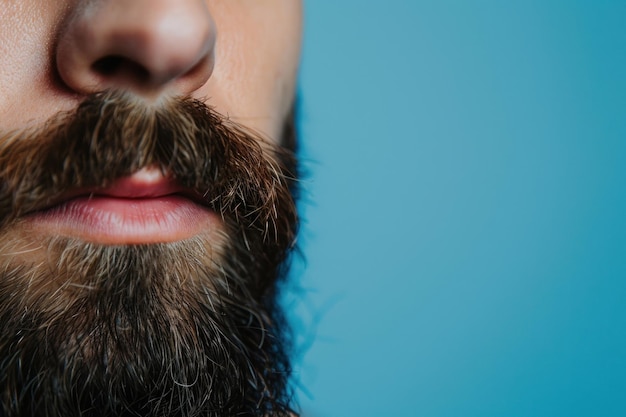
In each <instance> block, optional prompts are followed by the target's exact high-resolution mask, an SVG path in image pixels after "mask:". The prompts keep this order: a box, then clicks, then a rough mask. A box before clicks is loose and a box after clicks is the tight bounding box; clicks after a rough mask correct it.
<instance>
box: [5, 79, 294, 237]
mask: <svg viewBox="0 0 626 417" xmlns="http://www.w3.org/2000/svg"><path fill="white" fill-rule="evenodd" d="M285 161H289V162H288V163H285ZM293 161H295V156H294V155H293V154H291V153H290V152H289V151H288V150H286V149H284V148H282V147H280V146H276V145H274V144H273V143H271V142H270V141H268V140H265V139H264V138H262V137H261V136H259V135H257V134H255V133H253V132H251V131H249V130H246V129H245V128H243V127H241V126H239V125H237V124H236V123H234V122H232V121H230V120H228V119H227V118H225V117H223V116H221V115H220V114H218V113H217V112H215V111H214V110H213V109H212V108H210V107H208V106H206V105H205V104H204V103H202V102H201V101H199V100H195V99H191V98H182V97H180V98H168V99H164V100H162V101H161V102H159V103H155V104H148V103H146V102H144V101H141V100H139V99H138V98H135V97H133V96H131V95H130V94H128V93H123V92H116V91H108V92H104V93H98V94H94V95H92V96H89V97H88V98H86V99H85V100H84V101H83V102H82V103H81V104H80V105H79V106H78V108H77V109H76V110H74V111H72V112H67V113H60V114H58V115H56V116H54V117H52V118H51V119H49V120H48V121H47V122H46V123H44V124H43V125H42V126H40V127H37V128H31V129H27V130H22V131H16V132H10V133H5V134H0V228H2V227H4V226H6V225H7V224H9V223H10V222H12V221H14V220H16V219H19V218H20V217H22V216H24V215H27V214H29V213H32V212H35V211H38V210H42V209H45V208H47V207H50V206H51V205H54V204H55V203H57V202H59V200H60V199H63V198H64V196H66V195H67V194H68V193H70V192H71V191H72V190H76V189H82V188H87V189H93V188H98V187H107V186H108V185H109V184H111V183H112V182H113V181H115V180H116V179H119V178H120V177H124V176H129V175H131V174H132V173H134V172H136V171H138V170H140V169H142V168H145V167H155V166H156V167H158V168H159V169H160V170H161V171H162V172H163V174H164V175H166V176H168V177H171V178H173V179H174V180H175V181H176V182H177V183H178V184H179V185H180V186H181V187H183V188H185V189H188V190H189V191H190V192H192V193H193V194H194V195H196V196H200V197H199V198H200V200H201V202H202V203H203V204H205V205H207V206H208V207H210V208H211V209H213V210H214V211H215V212H217V213H220V214H222V217H223V218H225V219H230V220H231V221H230V223H231V224H233V225H240V226H241V227H243V228H245V229H252V230H255V231H257V232H261V233H263V240H269V241H276V240H282V241H283V242H284V241H292V240H293V239H294V235H295V224H296V223H297V215H296V211H295V206H294V203H293V195H292V193H291V190H293V189H294V187H293V183H294V182H295V176H296V175H295V173H294V172H290V169H289V168H288V167H289V166H295V163H294V162H293ZM277 213H281V215H280V216H278V215H277Z"/></svg>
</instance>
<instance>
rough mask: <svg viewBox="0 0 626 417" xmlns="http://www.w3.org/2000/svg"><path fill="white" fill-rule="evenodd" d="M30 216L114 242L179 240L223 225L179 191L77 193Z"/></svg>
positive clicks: (64, 232)
mask: <svg viewBox="0 0 626 417" xmlns="http://www.w3.org/2000/svg"><path fill="white" fill-rule="evenodd" d="M31 219H32V221H33V222H34V223H35V225H36V226H42V227H43V228H44V229H45V230H46V231H48V232H50V233H54V234H56V235H61V236H71V237H77V238H80V239H84V240H86V241H91V242H97V243H103V244H110V245H128V244H149V243H165V242H175V241H179V240H184V239H188V238H190V237H192V236H195V235H198V234H200V233H202V232H205V231H207V230H211V229H215V228H216V227H218V226H219V224H220V220H219V218H218V216H217V215H216V214H215V213H214V212H213V211H211V210H209V209H208V208H206V207H203V206H201V205H199V204H197V203H195V202H194V201H192V200H190V199H188V198H185V197H183V196H179V195H168V196H163V197H153V198H117V197H108V196H92V197H79V198H75V199H73V200H69V201H66V202H64V203H62V204H59V205H57V206H54V207H52V208H50V209H47V210H44V211H41V212H38V213H36V214H34V215H33V216H32V218H31Z"/></svg>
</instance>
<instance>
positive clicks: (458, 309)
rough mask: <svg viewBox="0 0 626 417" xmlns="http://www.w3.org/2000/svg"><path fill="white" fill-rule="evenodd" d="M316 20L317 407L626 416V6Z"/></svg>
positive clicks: (313, 314)
mask: <svg viewBox="0 0 626 417" xmlns="http://www.w3.org/2000/svg"><path fill="white" fill-rule="evenodd" d="M305 8H306V38H305V46H304V61H303V67H302V72H301V90H302V109H301V110H302V112H301V123H300V124H301V130H302V140H303V144H304V152H303V158H304V161H305V166H306V167H307V169H308V170H309V176H308V178H306V179H305V180H304V182H303V185H304V188H305V191H306V198H305V204H304V217H305V223H304V227H303V234H302V247H303V248H304V252H305V253H306V258H307V263H306V267H305V269H304V272H302V273H297V274H295V275H296V277H297V279H298V280H299V284H300V286H301V292H300V293H299V294H297V295H296V296H295V297H292V298H295V301H294V300H293V299H290V301H288V302H287V304H288V306H289V308H290V309H291V310H292V311H293V312H294V316H295V319H294V320H295V321H296V323H297V325H298V327H299V331H300V332H301V337H300V340H299V342H300V344H301V346H304V347H308V349H307V351H306V352H305V354H304V356H303V358H302V360H301V361H300V362H299V363H298V364H297V366H296V371H297V378H298V380H299V382H300V384H301V389H300V391H299V392H300V394H299V396H300V402H301V404H302V407H303V411H304V415H305V416H307V417H351V416H355V417H382V416H393V417H402V416H433V417H444V416H450V417H459V416H463V417H468V416H480V417H489V416H494V417H495V416H498V417H500V416H507V417H510V416H533V417H537V416H545V417H554V416H568V417H572V416H615V417H623V416H626V256H625V255H626V1H618V0H616V1H608V0H586V1H580V0H562V1H558V0H535V1H533V0H509V1H497V0H476V1H465V0H458V1H451V0H431V1H421V0H385V1H372V0H332V1H330V0H310V1H308V2H306V7H305ZM311 342H312V343H311Z"/></svg>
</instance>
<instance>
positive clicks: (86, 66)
mask: <svg viewBox="0 0 626 417" xmlns="http://www.w3.org/2000/svg"><path fill="white" fill-rule="evenodd" d="M81 3H82V4H80V5H79V6H78V7H76V8H75V9H74V10H72V11H71V13H70V15H69V16H68V19H67V23H66V25H64V27H63V29H62V31H61V33H60V34H59V41H58V44H57V48H56V67H57V70H58V73H59V75H60V77H61V79H62V80H63V82H64V83H65V84H66V85H67V86H68V87H69V88H70V89H72V90H73V91H75V92H77V93H81V94H89V93H95V92H99V91H102V90H105V89H110V88H116V89H128V90H133V91H135V92H137V93H140V94H157V95H158V94H159V93H161V92H163V91H165V90H168V89H174V90H175V93H177V94H189V93H191V92H192V91H194V90H196V89H198V88H199V87H200V86H202V85H203V84H204V83H205V82H206V81H207V80H208V79H209V77H210V75H211V72H212V71H213V66H214V49H215V40H216V28H215V24H214V22H213V19H212V17H211V14H210V13H209V10H208V9H207V6H206V5H205V2H204V1H203V0H92V1H88V2H81Z"/></svg>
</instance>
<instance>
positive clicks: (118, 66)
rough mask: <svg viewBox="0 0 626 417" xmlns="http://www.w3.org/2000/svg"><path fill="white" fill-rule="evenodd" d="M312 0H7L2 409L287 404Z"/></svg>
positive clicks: (134, 412) (219, 412) (119, 411)
mask: <svg viewBox="0 0 626 417" xmlns="http://www.w3.org/2000/svg"><path fill="white" fill-rule="evenodd" d="M300 13H301V4H300V2H299V1H298V0H259V1H251V0H206V1H201V0H84V1H83V0H50V1H46V2H41V1H40V0H3V1H2V7H1V8H0V54H1V55H2V57H3V59H2V63H3V64H2V69H1V70H0V415H2V416H5V415H6V416H35V415H37V416H39V415H41V416H44V415H45V416H64V417H67V416H74V415H75V416H79V415H81V416H106V415H118V416H121V415H128V416H144V415H145V416H169V415H180V416H195V415H198V416H200V415H202V416H205V415H206V416H226V415H228V416H231V415H270V414H275V415H284V413H288V412H289V407H290V406H289V402H290V400H289V390H288V384H287V378H288V375H289V361H288V358H287V352H286V346H285V343H284V337H285V332H286V329H285V326H284V318H283V315H282V312H281V310H280V309H279V308H278V306H277V302H276V295H277V284H278V283H279V280H280V278H281V277H282V276H283V274H284V272H285V271H284V270H285V260H286V258H287V257H288V255H289V252H290V249H291V248H292V245H293V242H294V239H295V232H296V228H297V216H296V213H295V205H294V201H293V191H294V188H295V187H294V176H295V172H294V171H295V170H294V167H295V160H294V159H293V156H292V155H290V153H289V152H288V150H286V149H284V147H283V146H281V145H284V144H285V143H287V139H290V138H286V137H285V135H286V134H289V131H290V129H288V128H286V127H289V126H290V125H291V123H292V121H291V120H290V117H292V112H291V110H292V106H293V100H294V93H295V79H296V72H297V64H298V55H299V43H300V24H301V16H300Z"/></svg>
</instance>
